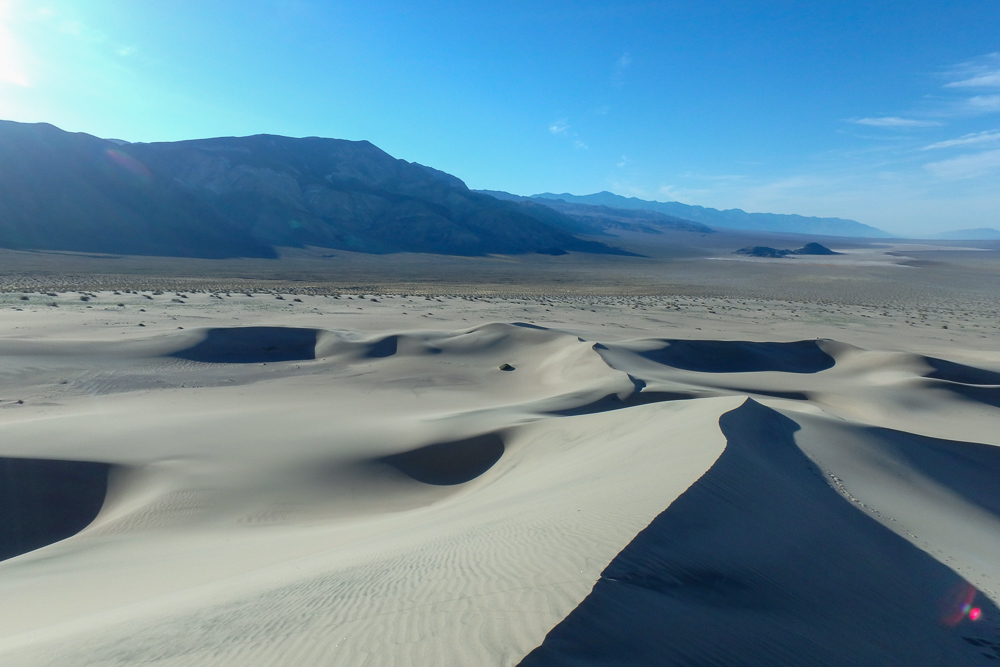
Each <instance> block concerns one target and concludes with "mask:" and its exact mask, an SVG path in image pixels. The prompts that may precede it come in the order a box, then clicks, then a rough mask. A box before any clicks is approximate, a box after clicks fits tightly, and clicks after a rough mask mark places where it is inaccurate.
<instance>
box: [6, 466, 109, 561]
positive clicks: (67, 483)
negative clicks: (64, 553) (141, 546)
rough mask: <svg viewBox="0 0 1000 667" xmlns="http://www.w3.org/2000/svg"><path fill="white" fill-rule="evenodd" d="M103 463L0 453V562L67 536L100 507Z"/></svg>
mask: <svg viewBox="0 0 1000 667" xmlns="http://www.w3.org/2000/svg"><path fill="white" fill-rule="evenodd" d="M110 469H111V466H110V465H108V464H107V463H92V462H89V461H56V460H49V459H21V458H6V457H0V560H5V559H7V558H13V557H14V556H19V555H21V554H24V553H27V552H29V551H34V550H35V549H40V548H41V547H44V546H47V545H49V544H52V543H53V542H58V541H59V540H63V539H66V538H67V537H70V536H72V535H75V534H76V533H78V532H80V531H81V530H83V529H84V528H86V527H87V525H89V524H90V522H92V521H93V520H94V518H95V517H96V516H97V514H98V512H100V511H101V506H102V505H103V504H104V497H105V495H106V493H107V489H108V471H109V470H110Z"/></svg>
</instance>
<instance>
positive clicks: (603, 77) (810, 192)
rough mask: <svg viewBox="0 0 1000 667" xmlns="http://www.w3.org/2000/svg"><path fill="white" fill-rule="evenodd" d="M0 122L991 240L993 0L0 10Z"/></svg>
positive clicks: (998, 116) (303, 2)
mask: <svg viewBox="0 0 1000 667" xmlns="http://www.w3.org/2000/svg"><path fill="white" fill-rule="evenodd" d="M0 119H5V120H16V121H21V122H48V123H52V124H54V125H56V126H58V127H61V128H62V129H65V130H69V131H77V132H87V133H90V134H94V135H97V136H102V137H109V138H112V137H113V138H120V139H126V140H129V141H173V140H180V139H193V138H201V137H210V136H230V135H248V134H257V133H270V134H282V135H288V136H324V137H335V138H341V139H366V140H368V141H371V142H372V143H374V144H375V145H376V146H378V147H380V148H382V149H383V150H385V151H386V152H388V153H390V154H391V155H394V156H396V157H399V158H403V159H405V160H410V161H414V162H420V163H422V164H426V165H430V166H433V167H435V168H438V169H442V170H444V171H447V172H449V173H452V174H455V175H456V176H458V177H460V178H462V179H463V180H465V182H466V183H467V184H468V185H469V186H470V187H473V188H486V189H496V190H506V191H509V192H514V193H517V194H534V193H539V192H571V193H573V194H588V193H591V192H597V191H600V190H609V191H611V192H615V193H617V194H622V195H626V196H638V197H642V198H645V199H656V200H660V201H681V202H684V203H687V204H699V205H702V206H711V207H715V208H742V209H744V210H748V211H768V212H774V213H800V214H803V215H817V216H837V217H844V218H851V219H855V220H858V221H860V222H864V223H866V224H870V225H874V226H876V227H880V228H882V229H885V230H887V231H889V232H893V233H896V234H902V235H910V236H916V235H920V234H930V233H935V232H940V231H945V230H951V229H966V228H973V227H994V228H998V229H1000V2H997V1H996V0H969V1H965V2H959V3H953V2H945V1H941V0H934V1H929V0H928V1H922V0H907V1H905V2H904V1H899V0H888V1H882V2H877V3H875V2H871V1H870V0H865V1H862V0H852V1H849V2H837V1H828V2H801V1H799V2H792V1H773V2H736V1H733V0H720V1H718V2H702V1H694V0H685V1H677V2H669V1H664V2H627V1H625V2H610V1H593V2H585V1H578V2H571V1H553V2H540V1H537V0H536V1H535V2H520V1H514V2H505V3H470V2H455V1H452V0H439V1H436V2H435V1H430V2H423V3H404V2H398V1H394V0H374V1H369V2H364V3H361V2H350V3H348V2H340V1H328V2H319V1H312V0H243V1H241V2H235V1H232V0H219V1H216V2H212V1H209V2H204V1H202V2H193V1H191V0H174V1H173V2H170V3H154V2H149V1H141V0H102V1H100V2H98V1H92V2H88V1H86V0H76V1H69V0H53V1H52V2H44V1H43V2H31V1H28V0H0Z"/></svg>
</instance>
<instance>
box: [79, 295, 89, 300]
mask: <svg viewBox="0 0 1000 667" xmlns="http://www.w3.org/2000/svg"><path fill="white" fill-rule="evenodd" d="M80 301H90V297H89V296H81V297H80Z"/></svg>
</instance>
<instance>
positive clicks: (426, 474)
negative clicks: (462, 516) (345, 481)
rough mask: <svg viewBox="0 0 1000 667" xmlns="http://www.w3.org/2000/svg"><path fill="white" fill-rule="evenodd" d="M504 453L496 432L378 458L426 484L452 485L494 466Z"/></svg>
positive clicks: (465, 480) (475, 476) (500, 439)
mask: <svg viewBox="0 0 1000 667" xmlns="http://www.w3.org/2000/svg"><path fill="white" fill-rule="evenodd" d="M503 453H504V444H503V438H501V437H500V436H499V435H497V434H496V433H486V434H484V435H477V436H475V437H472V438H466V439H465V440H456V441H454V442H442V443H438V444H434V445H427V446H426V447H420V448H419V449H414V450H411V451H409V452H403V453H401V454H393V455H392V456H385V457H383V458H381V459H378V462H380V463H385V464H388V465H390V466H392V467H393V468H395V469H396V470H399V471H400V472H402V473H403V474H405V475H408V476H409V477H412V478H413V479H415V480H417V481H418V482H423V483H424V484H434V485H438V486H452V485H454V484H464V483H465V482H469V481H471V480H473V479H475V478H477V477H479V476H480V475H482V474H483V473H484V472H486V471H487V470H489V469H490V468H492V467H493V465H494V464H495V463H496V462H497V461H499V460H500V457H501V456H503Z"/></svg>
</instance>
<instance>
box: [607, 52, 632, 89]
mask: <svg viewBox="0 0 1000 667" xmlns="http://www.w3.org/2000/svg"><path fill="white" fill-rule="evenodd" d="M631 65H632V56H630V55H629V54H628V53H623V54H621V56H619V57H618V60H616V61H615V67H614V70H613V71H612V73H611V82H612V83H613V84H614V85H616V86H620V85H622V83H623V82H624V81H625V72H626V71H627V70H628V68H629V67H630V66H631Z"/></svg>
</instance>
